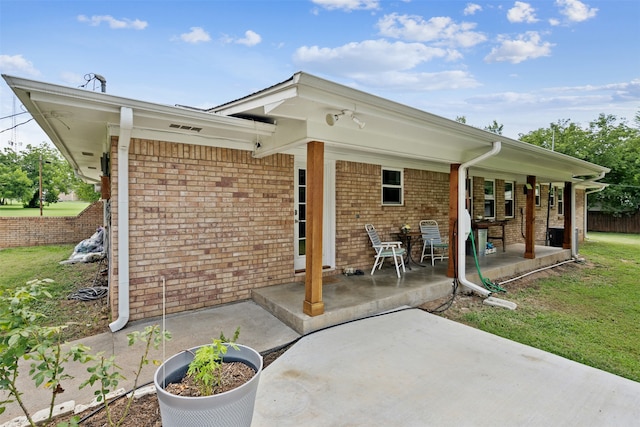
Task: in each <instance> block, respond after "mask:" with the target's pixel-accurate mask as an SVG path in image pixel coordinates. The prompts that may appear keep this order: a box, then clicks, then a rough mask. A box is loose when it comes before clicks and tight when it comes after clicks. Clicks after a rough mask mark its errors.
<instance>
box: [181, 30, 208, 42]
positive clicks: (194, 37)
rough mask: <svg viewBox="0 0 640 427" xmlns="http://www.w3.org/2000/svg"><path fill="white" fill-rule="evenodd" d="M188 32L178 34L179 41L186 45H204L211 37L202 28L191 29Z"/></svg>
mask: <svg viewBox="0 0 640 427" xmlns="http://www.w3.org/2000/svg"><path fill="white" fill-rule="evenodd" d="M190 30H191V31H190V32H188V33H183V34H180V40H182V41H183V42H186V43H192V44H196V43H204V42H208V41H211V36H209V33H207V32H206V31H205V30H204V28H202V27H191V28H190Z"/></svg>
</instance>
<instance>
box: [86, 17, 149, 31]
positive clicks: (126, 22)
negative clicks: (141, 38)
mask: <svg viewBox="0 0 640 427" xmlns="http://www.w3.org/2000/svg"><path fill="white" fill-rule="evenodd" d="M78 21H80V22H85V23H88V24H89V25H92V26H94V27H97V26H98V25H100V24H101V23H103V22H106V23H107V24H109V28H111V29H114V30H121V29H133V30H144V29H145V28H147V26H148V25H149V24H148V23H147V22H146V21H141V20H139V19H134V20H131V19H127V18H125V19H115V18H114V17H113V16H111V15H93V16H92V17H91V18H89V17H87V16H85V15H78Z"/></svg>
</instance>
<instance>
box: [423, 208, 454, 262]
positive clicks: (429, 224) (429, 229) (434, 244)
mask: <svg viewBox="0 0 640 427" xmlns="http://www.w3.org/2000/svg"><path fill="white" fill-rule="evenodd" d="M420 233H422V240H423V242H424V243H423V244H422V256H421V257H420V262H422V260H423V259H425V258H427V257H430V258H431V266H433V261H434V259H435V257H437V256H438V257H440V261H442V260H444V259H448V258H449V255H448V251H449V245H448V244H447V243H445V242H443V241H442V237H440V228H439V227H438V222H437V221H434V220H432V219H423V220H422V221H420Z"/></svg>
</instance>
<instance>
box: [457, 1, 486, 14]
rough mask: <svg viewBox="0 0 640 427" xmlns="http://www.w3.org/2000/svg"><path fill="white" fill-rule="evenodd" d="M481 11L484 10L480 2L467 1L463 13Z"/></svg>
mask: <svg viewBox="0 0 640 427" xmlns="http://www.w3.org/2000/svg"><path fill="white" fill-rule="evenodd" d="M481 11H482V6H480V5H479V4H475V3H467V6H466V7H465V8H464V11H463V12H462V13H464V14H465V15H475V14H476V12H481Z"/></svg>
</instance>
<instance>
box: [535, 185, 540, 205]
mask: <svg viewBox="0 0 640 427" xmlns="http://www.w3.org/2000/svg"><path fill="white" fill-rule="evenodd" d="M536 206H540V184H536Z"/></svg>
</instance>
